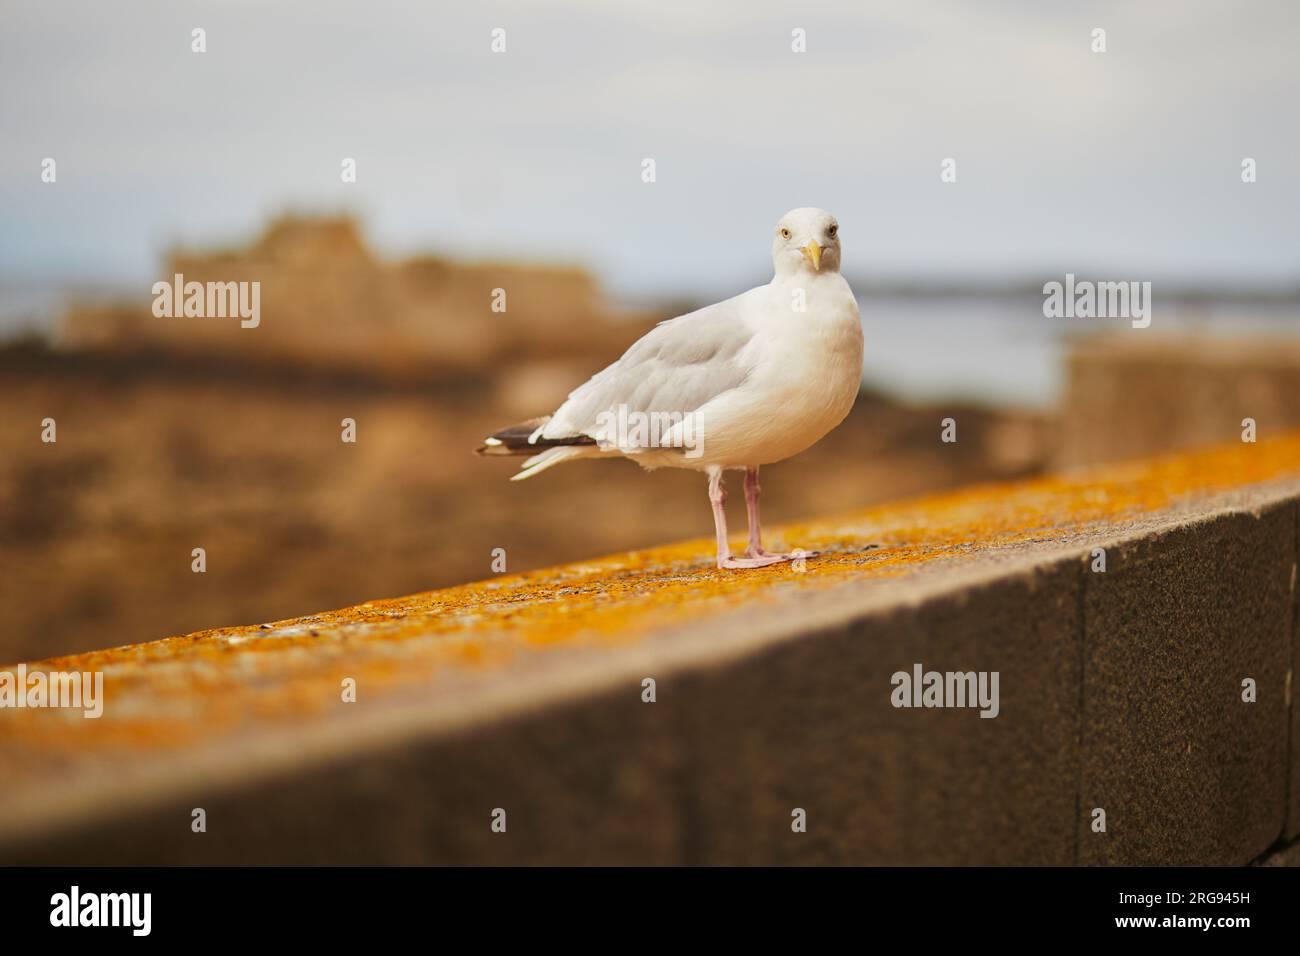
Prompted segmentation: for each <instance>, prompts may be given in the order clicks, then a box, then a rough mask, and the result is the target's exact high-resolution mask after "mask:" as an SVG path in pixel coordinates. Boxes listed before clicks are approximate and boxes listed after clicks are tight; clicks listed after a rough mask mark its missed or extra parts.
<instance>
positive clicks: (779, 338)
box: [478, 208, 862, 568]
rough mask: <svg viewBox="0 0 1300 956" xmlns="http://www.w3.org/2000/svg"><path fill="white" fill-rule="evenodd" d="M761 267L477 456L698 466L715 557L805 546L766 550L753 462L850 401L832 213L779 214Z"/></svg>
mask: <svg viewBox="0 0 1300 956" xmlns="http://www.w3.org/2000/svg"><path fill="white" fill-rule="evenodd" d="M772 265H773V267H774V273H775V274H774V275H773V277H772V281H771V282H769V283H768V284H767V285H761V286H758V287H757V288H753V289H750V290H749V291H748V292H743V293H741V294H740V295H737V296H734V297H733V298H730V299H726V300H724V301H722V302H718V303H716V304H714V305H710V306H706V307H705V308H703V309H699V310H697V311H695V312H689V313H687V314H686V315H681V316H678V317H676V318H673V319H668V320H666V321H663V322H660V323H659V324H658V325H656V326H655V327H654V328H653V329H651V330H650V331H649V332H647V333H646V334H645V335H644V336H643V337H642V338H640V339H638V340H637V341H636V342H635V343H633V345H632V347H631V348H629V349H628V350H627V351H626V352H625V353H623V356H622V358H620V359H619V360H618V361H616V362H615V363H614V364H612V365H610V366H609V367H608V368H605V369H603V370H602V371H600V372H597V373H596V374H595V375H593V376H592V377H591V379H590V380H588V381H587V383H586V384H584V385H581V386H579V387H578V388H576V389H575V390H574V391H572V392H570V393H569V397H568V399H567V400H566V401H565V402H564V404H563V405H561V406H560V407H559V408H557V409H556V410H555V412H554V413H553V414H551V415H547V416H544V417H542V418H535V419H532V420H530V421H526V422H521V423H519V424H517V425H512V426H510V427H509V428H503V429H502V430H501V431H498V432H495V433H494V434H492V435H490V436H488V437H487V438H486V439H484V444H483V447H481V448H479V449H478V452H479V454H482V455H512V456H527V457H526V458H525V460H524V462H523V463H522V465H521V466H520V468H521V470H520V471H519V472H518V473H517V474H515V475H514V476H513V478H512V480H513V481H520V480H522V479H524V478H531V477H532V476H534V475H536V474H538V473H539V472H542V471H545V470H546V469H548V468H551V467H553V466H555V465H558V464H560V463H562V462H566V461H576V460H578V459H580V458H613V457H622V458H630V459H631V460H633V461H635V462H637V463H638V464H640V465H641V466H642V467H644V468H646V469H647V470H653V469H655V468H663V467H668V468H690V469H694V470H696V471H702V472H704V473H705V474H706V475H707V476H708V482H709V502H710V504H711V505H712V506H713V523H714V530H715V531H716V533H717V545H718V554H717V566H718V567H719V568H760V567H764V566H766V565H770V564H775V563H777V562H780V561H787V560H790V559H791V558H795V557H801V556H804V557H806V556H807V554H806V553H804V552H798V551H796V552H794V553H791V554H774V553H772V552H769V551H766V550H764V549H763V541H762V525H761V522H760V520H759V514H758V498H759V485H758V470H759V468H760V467H761V466H762V465H769V464H772V463H774V462H778V461H782V460H783V459H786V458H789V457H790V456H792V455H797V454H798V453H799V452H801V451H803V450H804V449H806V448H808V447H809V446H811V445H812V444H813V443H814V442H816V441H818V440H819V439H820V438H821V437H822V436H824V435H825V434H827V433H828V432H829V431H830V430H831V429H833V428H834V427H835V426H836V425H838V424H839V423H840V422H842V421H843V420H844V418H845V416H847V415H848V413H849V411H850V410H851V409H852V408H853V402H854V400H855V399H856V398H857V395H858V390H859V387H860V384H861V380H862V324H861V321H860V319H859V316H858V303H857V301H856V300H855V299H854V298H853V290H852V289H850V288H849V284H848V282H846V281H845V280H844V277H843V276H841V275H840V234H839V223H837V222H836V221H835V217H834V216H832V215H831V214H830V213H828V212H826V211H825V210H823V209H812V208H801V209H793V210H791V211H790V212H788V213H786V214H785V215H784V216H782V217H781V220H780V222H778V223H777V224H776V230H775V232H774V234H773V238H772ZM728 470H736V471H739V470H743V471H744V472H745V505H746V514H747V517H748V521H749V545H748V548H747V549H746V551H745V553H744V555H733V554H732V553H731V548H730V546H729V544H728V543H727V516H726V511H725V504H726V500H727V495H726V490H725V489H724V487H723V472H725V471H728Z"/></svg>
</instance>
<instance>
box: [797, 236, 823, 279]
mask: <svg viewBox="0 0 1300 956" xmlns="http://www.w3.org/2000/svg"><path fill="white" fill-rule="evenodd" d="M799 251H800V252H802V253H803V254H804V258H805V259H807V260H808V261H809V262H811V263H812V267H813V268H814V269H815V270H817V271H818V272H820V271H821V268H822V247H821V246H819V245H817V243H815V242H810V243H808V245H806V246H804V247H803V248H802V249H800V250H799Z"/></svg>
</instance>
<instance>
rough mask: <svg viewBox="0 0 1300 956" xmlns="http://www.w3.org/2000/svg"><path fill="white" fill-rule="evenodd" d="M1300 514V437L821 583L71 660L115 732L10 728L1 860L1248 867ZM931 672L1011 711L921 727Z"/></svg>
mask: <svg viewBox="0 0 1300 956" xmlns="http://www.w3.org/2000/svg"><path fill="white" fill-rule="evenodd" d="M1298 502H1300V436H1288V437H1285V438H1280V439H1277V440H1274V441H1270V442H1264V443H1260V444H1258V445H1235V446H1225V447H1223V448H1219V449H1215V450H1210V451H1206V452H1200V453H1195V454H1187V455H1182V456H1178V457H1172V458H1167V459H1159V460H1154V461H1149V462H1142V463H1136V464H1130V465H1126V466H1123V467H1111V468H1108V469H1104V470H1100V471H1096V472H1090V473H1083V474H1079V475H1074V476H1067V477H1058V478H1053V479H1048V480H1043V481H1035V482H1027V483H1021V484H1016V485H1005V486H990V487H982V488H977V489H972V490H969V491H965V492H962V493H960V494H954V495H946V496H942V497H938V498H932V499H927V500H924V501H919V502H911V503H906V504H902V505H897V506H892V507H888V508H879V509H873V510H871V511H865V512H860V513H857V514H852V515H846V516H841V517H839V518H834V519H825V520H821V521H816V522H811V523H808V524H803V525H797V526H789V527H786V528H783V529H779V531H778V537H780V538H784V539H785V540H784V544H785V545H786V546H800V547H804V548H814V549H819V550H823V551H825V552H826V554H825V555H824V556H822V557H819V558H816V559H813V560H811V561H809V562H808V564H807V566H806V570H805V571H802V572H800V571H799V570H797V569H795V568H791V567H781V566H777V567H774V568H768V569H763V570H761V571H757V572H752V573H746V574H736V573H726V574H724V573H721V572H718V571H716V570H714V569H712V568H711V567H710V566H709V554H710V552H711V546H710V545H709V544H708V543H706V542H690V543H686V544H681V545H674V546H669V547H665V548H661V549H656V550H654V551H649V552H640V553H635V554H628V555H619V556H615V557H610V558H605V559H602V560H599V561H593V562H590V563H586V564H581V565H571V566H567V567H561V568H554V569H550V570H547V571H542V572H537V573H534V574H529V575H521V576H514V577H502V578H500V579H497V580H494V581H490V582H483V583H479V584H474V585H466V586H464V587H459V588H451V589H447V590H443V591H437V592H430V593H426V594H420V595H414V596H412V597H409V598H400V599H395V600H389V601H375V602H371V603H369V604H366V605H362V606H359V607H354V608H348V609H344V610H341V611H337V612H332V613H328V614H318V615H311V616H308V617H304V618H300V619H295V620H291V621H282V622H275V623H274V624H271V625H261V626H256V625H255V626H252V627H240V628H225V629H220V630H215V631H207V632H202V633H199V634H194V635H189V636H186V637H175V638H168V639H165V640H162V641H155V642H152V643H148V644H139V645H132V646H130V647H125V648H118V649H114V650H111V651H104V652H98V653H92V654H84V655H78V656H76V657H69V658H60V659H52V660H49V661H44V662H40V664H39V665H33V668H34V669H38V670H65V671H66V670H102V671H103V673H104V675H105V686H106V703H105V712H104V716H103V717H102V718H100V719H99V720H85V719H82V718H81V717H80V716H79V715H75V716H74V715H72V714H70V713H69V712H67V711H52V710H32V709H25V710H0V728H2V729H3V733H0V773H2V774H3V775H4V777H5V780H6V783H7V784H8V785H7V786H6V787H5V788H3V792H2V793H0V861H3V862H9V863H28V862H37V863H129V864H136V863H191V862H192V863H198V862H217V863H271V862H289V863H307V862H346V863H650V864H672V863H756V864H761V863H901V864H922V863H928V864H1017V863H1025V864H1069V863H1074V862H1078V863H1160V862H1167V863H1224V864H1244V863H1247V862H1250V861H1252V860H1255V859H1258V858H1260V857H1262V856H1263V855H1264V854H1265V852H1266V851H1267V850H1268V849H1269V848H1270V846H1271V845H1273V844H1274V843H1275V841H1278V840H1279V839H1280V838H1281V837H1282V836H1283V833H1284V832H1286V833H1289V834H1292V835H1294V833H1295V830H1296V826H1297V820H1300V814H1297V812H1296V807H1297V790H1298V789H1300V788H1297V787H1296V785H1295V782H1294V781H1295V777H1296V767H1297V763H1298V761H1297V759H1296V755H1295V747H1296V740H1297V736H1298V735H1297V734H1295V733H1294V732H1293V731H1294V720H1295V715H1294V713H1293V709H1292V708H1291V706H1290V697H1289V687H1290V680H1291V676H1290V675H1291V673H1292V668H1293V663H1294V655H1295V626H1296V625H1295V616H1296V612H1295V602H1296V594H1295V571H1294V568H1295V564H1296V557H1297V527H1298V523H1300V514H1298V508H1297V503H1298ZM1096 549H1104V550H1105V555H1106V570H1105V571H1104V572H1097V571H1094V570H1093V569H1092V568H1093V564H1094V562H1095V557H1094V553H1095V551H1096ZM916 663H920V664H922V665H923V666H924V667H925V668H926V669H934V670H940V671H997V672H998V673H999V675H1000V677H999V686H1000V702H999V713H998V716H997V717H996V718H994V719H981V718H980V717H979V715H978V713H977V712H976V711H975V710H972V709H912V708H906V709H904V708H895V707H894V706H893V705H892V704H891V700H890V697H891V691H892V689H893V688H892V686H891V675H892V674H893V673H894V672H896V671H910V670H911V668H912V667H913V665H914V664H916ZM9 669H10V670H12V668H9ZM1246 677H1250V678H1252V679H1253V680H1255V682H1256V685H1257V701H1256V702H1255V703H1244V702H1242V699H1241V690H1242V685H1241V681H1242V679H1243V678H1246ZM345 678H351V679H353V680H355V681H356V685H357V700H356V702H355V703H345V702H343V701H342V700H341V699H340V685H341V682H342V681H343V680H344V679H345ZM645 678H653V679H654V680H655V681H656V692H657V700H656V701H655V702H654V703H645V702H643V700H642V681H643V680H644V679H645ZM1289 726H1290V727H1291V728H1292V732H1290V733H1288V727H1289ZM1288 748H1290V749H1288ZM1288 778H1290V779H1291V781H1292V782H1291V783H1290V784H1288ZM195 807H202V808H203V809H204V810H206V812H207V820H208V828H207V832H206V833H201V834H196V833H193V832H191V828H190V821H191V810H192V809H193V808H195ZM1288 807H1290V815H1289V817H1288ZM495 808H502V809H504V810H505V811H506V814H507V821H508V822H507V831H506V833H504V834H502V833H494V832H492V829H491V826H490V824H491V815H492V812H493V810H494V809H495ZM1094 808H1102V809H1104V810H1105V811H1106V821H1107V829H1106V832H1104V833H1096V832H1094V831H1093V829H1092V826H1091V824H1092V811H1093V809H1094ZM796 809H802V810H803V811H805V813H806V817H807V832H804V833H795V832H792V829H791V820H792V816H791V814H792V812H793V811H794V810H796Z"/></svg>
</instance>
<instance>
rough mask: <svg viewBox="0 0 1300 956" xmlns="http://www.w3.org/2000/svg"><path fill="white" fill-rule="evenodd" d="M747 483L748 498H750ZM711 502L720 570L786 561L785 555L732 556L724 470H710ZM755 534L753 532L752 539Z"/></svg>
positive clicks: (754, 566)
mask: <svg viewBox="0 0 1300 956" xmlns="http://www.w3.org/2000/svg"><path fill="white" fill-rule="evenodd" d="M748 487H749V486H748V482H746V497H748ZM709 502H710V503H711V504H712V505H713V527H714V530H715V531H716V532H717V536H718V567H720V568H761V567H764V566H765V565H768V564H776V563H777V562H778V561H785V560H786V559H787V556H786V555H784V554H779V555H778V554H766V555H749V556H747V557H744V558H734V557H732V556H731V546H730V545H729V544H728V543H727V510H726V508H725V505H726V503H727V492H726V489H725V488H723V487H722V469H721V468H712V469H710V470H709ZM752 534H753V532H752V531H751V537H752Z"/></svg>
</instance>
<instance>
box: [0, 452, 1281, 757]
mask: <svg viewBox="0 0 1300 956" xmlns="http://www.w3.org/2000/svg"><path fill="white" fill-rule="evenodd" d="M1297 476H1300V433H1297V434H1291V435H1287V436H1284V437H1282V438H1278V439H1274V440H1272V441H1267V442H1261V443H1258V444H1244V443H1243V444H1236V445H1232V446H1224V447H1220V448H1214V449H1209V450H1205V451H1201V452H1196V453H1190V454H1183V455H1178V456H1171V457H1167V458H1160V459H1154V460H1150V461H1143V462H1137V463H1131V464H1124V465H1117V466H1110V467H1106V468H1103V469H1097V470H1094V471H1090V472H1086V473H1079V474H1076V475H1065V476H1057V477H1052V478H1047V479H1042V480H1035V481H1028V482H1021V483H1016V484H1006V485H988V486H980V487H975V488H970V489H966V490H963V491H960V492H957V493H952V494H945V495H942V496H937V497H931V498H925V499H922V500H917V501H911V502H904V503H899V504H893V505H889V506H886V507H878V508H872V509H869V510H865V511H860V512H856V513H852V514H847V515H840V516H837V517H833V518H822V519H817V520H813V521H808V522H804V523H799V524H793V525H787V526H785V527H782V528H777V529H775V530H773V531H771V532H770V533H769V534H770V537H771V540H770V541H769V546H773V545H775V546H779V547H781V548H785V549H792V548H802V549H804V550H808V551H815V552H818V554H817V555H816V556H815V557H812V558H809V559H807V561H806V563H805V564H804V565H803V566H802V570H800V569H798V568H796V567H794V566H792V565H789V564H782V565H774V566H771V567H768V568H763V569H760V570H756V571H719V570H717V569H716V568H715V567H714V566H713V546H712V542H711V541H705V540H700V541H691V542H685V543H680V544H673V545H667V546H664V547H660V548H654V549H650V550H645V551H637V552H631V553H627V554H621V555H614V556H610V557H606V558H601V559H598V560H593V561H587V562H582V563H579V564H572V565H567V566H562V567H556V568H549V569H545V570H541V571H535V572H530V573H527V574H517V575H511V576H503V577H500V578H497V579H494V580H489V581H480V582H476V583H473V584H466V585H462V586H459V587H452V588H446V589H444V590H440V591H431V592H427V593H423V594H415V595H411V596H409V597H402V598H394V599H391V600H382V601H370V602H367V603H365V604H361V605H358V606H356V607H350V608H344V609H342V610H338V611H332V612H327V613H321V614H312V615H307V616H304V617H300V618H294V619H292V620H285V621H278V622H275V623H272V624H260V625H251V626H244V627H226V628H218V629H215V630H209V631H202V632H199V633H195V634H190V635H186V636H183V637H169V638H165V639H162V640H157V641H152V642H149V643H144V644H134V645H129V646H126V647H119V648H112V649H109V650H104V651H97V652H93V653H87V654H80V655H76V656H72V657H62V658H52V659H49V660H45V661H42V662H39V663H37V664H33V665H30V667H31V669H33V670H44V671H83V672H87V671H89V672H93V671H102V672H103V674H104V685H105V710H104V716H103V717H101V718H99V719H95V720H88V719H83V718H82V716H81V714H80V712H77V711H66V710H32V709H25V710H0V728H2V729H3V732H0V772H5V773H10V772H12V773H21V769H22V768H23V767H24V766H27V765H28V762H29V761H33V760H34V761H36V762H39V763H42V764H45V765H46V766H49V765H51V764H53V765H57V764H58V763H59V761H60V760H61V759H62V757H61V755H62V756H63V757H67V758H71V757H73V756H74V755H86V754H88V753H91V752H93V753H96V754H98V755H100V756H105V757H111V756H112V755H113V754H123V753H127V752H136V753H139V752H141V751H142V750H143V751H148V752H154V753H158V752H162V751H167V750H169V749H171V748H180V747H186V746H190V745H192V744H194V743H195V742H196V741H199V740H204V739H212V738H215V737H219V736H222V735H230V734H237V733H241V732H246V731H247V729H248V728H250V727H254V728H256V727H267V726H271V725H275V724H281V723H292V722H294V721H302V720H310V719H314V718H315V717H318V716H321V715H325V714H327V713H329V712H331V711H333V712H337V708H338V704H339V700H340V685H341V682H342V680H343V679H344V678H346V677H351V678H354V679H355V680H356V681H357V684H358V693H359V695H364V696H365V697H366V698H368V699H372V700H373V699H377V698H379V697H382V696H383V695H385V694H388V693H392V692H395V691H398V690H400V689H402V688H411V687H414V686H416V685H418V684H420V683H421V682H428V681H430V680H432V679H434V678H436V677H438V676H446V675H447V674H448V673H449V672H455V671H460V672H462V673H464V672H466V671H472V672H476V673H479V674H481V673H482V672H483V671H484V670H485V669H491V668H493V667H497V666H500V665H501V664H503V663H505V662H508V661H510V660H512V659H513V658H515V657H516V656H517V655H519V654H523V653H544V652H546V651H548V650H549V649H553V648H570V647H577V646H583V645H586V646H600V645H602V644H613V643H619V642H628V641H636V640H638V639H639V638H641V637H643V636H644V635H646V634H647V633H649V632H652V631H656V630H661V629H664V628H667V627H671V626H672V625H673V624H675V623H680V622H685V621H698V620H699V619H701V618H704V617H707V616H709V615H713V614H717V613H719V612H722V611H725V610H727V609H729V608H734V607H737V606H739V605H744V604H752V603H754V602H762V601H777V600H789V599H790V597H791V593H792V591H793V593H795V594H799V593H808V592H813V591H818V590H822V589H826V588H830V587H834V586H837V585H841V584H844V583H845V582H848V581H852V580H864V579H871V578H889V577H895V576H900V575H906V574H909V573H911V572H913V571H915V570H917V569H918V568H921V567H932V566H934V565H935V564H936V563H938V562H956V563H960V562H962V561H966V560H970V559H971V558H973V557H974V556H976V555H982V554H988V553H990V552H994V551H997V550H998V549H1002V548H1007V547H1010V546H1015V545H1023V544H1025V543H1034V542H1050V541H1060V540H1063V539H1065V538H1067V537H1068V536H1069V535H1071V534H1076V533H1079V532H1084V531H1090V530H1096V529H1098V528H1106V527H1108V526H1114V527H1117V528H1118V527H1120V526H1122V525H1123V524H1124V523H1125V522H1126V521H1131V520H1133V519H1135V518H1138V517H1140V516H1142V515H1144V514H1149V513H1151V512H1155V511H1159V510H1161V509H1164V508H1168V507H1171V506H1174V505H1176V504H1177V503H1178V502H1180V501H1182V500H1189V499H1195V498H1199V497H1204V496H1207V495H1210V494H1214V493H1218V492H1223V491H1228V490H1232V489H1236V488H1241V487H1243V486H1246V485H1250V484H1256V483H1259V482H1263V481H1268V480H1272V479H1281V478H1291V477H1297ZM10 670H12V668H10Z"/></svg>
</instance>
